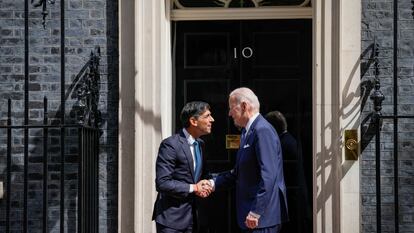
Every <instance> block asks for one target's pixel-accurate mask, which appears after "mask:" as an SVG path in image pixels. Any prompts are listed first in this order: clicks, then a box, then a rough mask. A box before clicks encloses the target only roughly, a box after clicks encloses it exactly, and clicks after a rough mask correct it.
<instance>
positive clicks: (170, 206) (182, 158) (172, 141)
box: [152, 131, 204, 230]
mask: <svg viewBox="0 0 414 233" xmlns="http://www.w3.org/2000/svg"><path fill="white" fill-rule="evenodd" d="M197 141H199V142H200V145H201V148H203V145H204V143H203V141H202V140H201V139H197ZM202 154H203V153H201V155H202ZM199 180H200V177H195V174H194V165H193V157H192V155H191V151H190V146H189V145H188V141H187V139H186V138H185V135H184V133H183V131H180V133H179V134H175V135H173V136H171V137H168V138H166V139H164V140H163V141H162V142H161V144H160V148H159V151H158V157H157V162H156V178H155V185H156V189H157V191H158V195H157V200H156V201H155V204H154V211H153V216H152V218H153V220H155V221H156V222H157V223H159V224H161V225H164V226H167V227H169V228H173V229H177V230H182V229H186V228H187V227H188V226H190V225H191V224H193V217H194V213H195V201H196V200H195V199H196V198H195V195H194V194H193V193H189V190H190V184H195V183H197V182H198V181H199Z"/></svg>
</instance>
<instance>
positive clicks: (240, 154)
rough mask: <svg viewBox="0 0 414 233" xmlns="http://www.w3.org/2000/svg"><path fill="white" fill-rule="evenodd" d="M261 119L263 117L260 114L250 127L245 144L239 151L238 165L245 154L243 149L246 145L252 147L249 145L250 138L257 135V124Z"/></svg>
mask: <svg viewBox="0 0 414 233" xmlns="http://www.w3.org/2000/svg"><path fill="white" fill-rule="evenodd" d="M261 118H262V115H260V114H259V115H258V116H257V117H256V119H255V120H254V121H253V123H252V124H251V125H250V128H249V131H247V133H246V135H245V139H244V140H243V144H241V145H240V148H239V151H238V152H237V158H236V160H237V161H236V163H238V162H239V160H240V158H241V157H242V156H243V155H244V153H243V149H245V148H244V147H245V146H246V145H249V146H252V145H250V144H249V140H250V137H253V135H254V134H255V131H256V125H257V122H259V121H260V120H261Z"/></svg>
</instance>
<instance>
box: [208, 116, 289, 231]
mask: <svg viewBox="0 0 414 233" xmlns="http://www.w3.org/2000/svg"><path fill="white" fill-rule="evenodd" d="M233 185H235V186H236V208H237V222H238V225H239V227H240V228H242V229H247V228H246V226H245V223H244V222H245V220H246V216H247V215H248V213H249V212H250V211H252V212H254V213H256V214H259V215H260V219H259V225H258V228H266V227H271V226H275V225H277V224H281V223H283V222H285V221H287V220H288V213H287V200H286V186H285V181H284V177H283V158H282V150H281V147H280V141H279V138H278V136H277V134H276V131H275V129H274V128H273V127H272V126H271V125H270V123H269V122H267V120H265V119H264V118H263V117H262V115H259V116H258V117H257V118H256V119H255V120H254V121H253V123H252V125H251V126H250V129H249V131H248V132H247V135H246V137H245V140H243V142H242V143H241V144H240V148H239V150H238V152H237V158H236V165H235V167H234V169H233V170H231V171H229V172H227V173H223V174H220V175H219V176H217V178H216V179H215V188H216V189H217V190H220V189H223V188H228V187H231V186H233Z"/></svg>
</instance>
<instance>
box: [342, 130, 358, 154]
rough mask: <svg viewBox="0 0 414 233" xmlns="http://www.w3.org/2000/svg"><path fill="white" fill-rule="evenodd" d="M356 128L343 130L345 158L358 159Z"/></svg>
mask: <svg viewBox="0 0 414 233" xmlns="http://www.w3.org/2000/svg"><path fill="white" fill-rule="evenodd" d="M358 147H359V145H358V130H356V129H347V130H345V160H358V156H359V148H358Z"/></svg>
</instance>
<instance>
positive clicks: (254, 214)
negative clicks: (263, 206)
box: [249, 211, 260, 219]
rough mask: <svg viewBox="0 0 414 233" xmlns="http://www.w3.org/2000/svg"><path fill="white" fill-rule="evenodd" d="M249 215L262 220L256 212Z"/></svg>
mask: <svg viewBox="0 0 414 233" xmlns="http://www.w3.org/2000/svg"><path fill="white" fill-rule="evenodd" d="M249 215H251V216H253V217H255V218H257V219H259V218H260V214H256V213H255V212H252V211H250V212H249Z"/></svg>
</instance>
